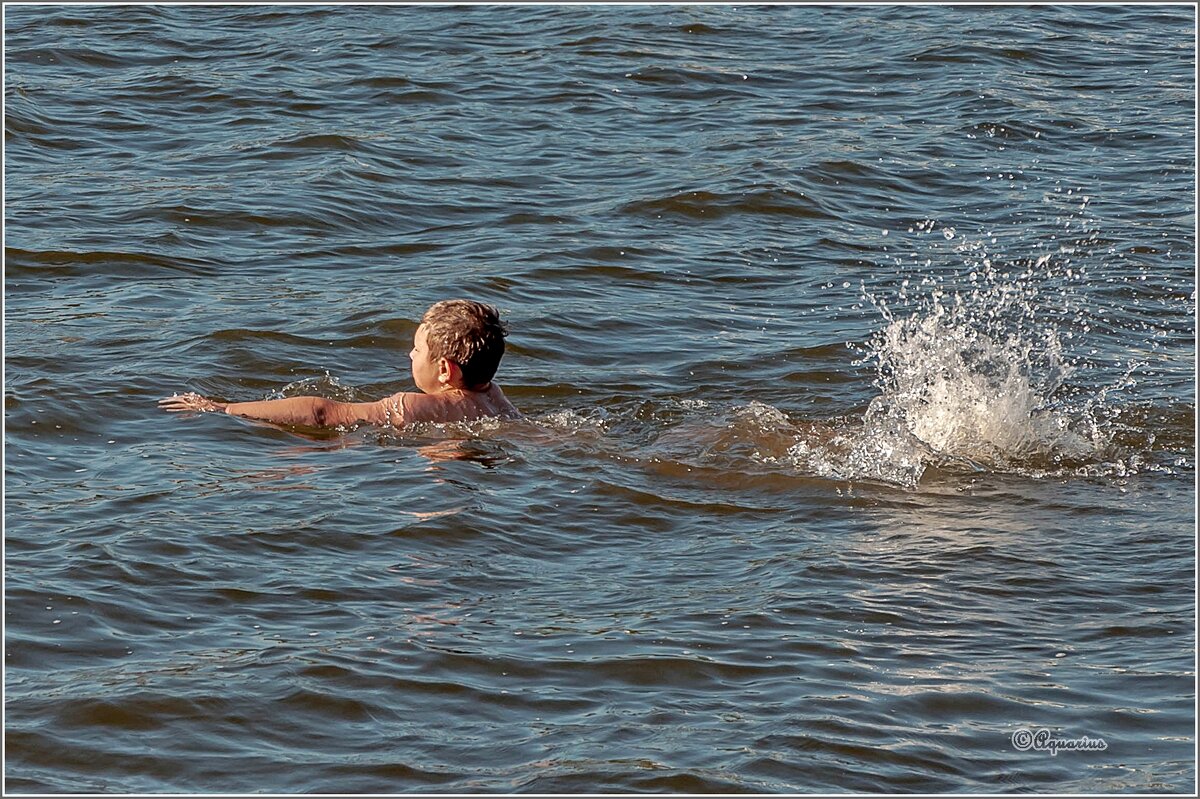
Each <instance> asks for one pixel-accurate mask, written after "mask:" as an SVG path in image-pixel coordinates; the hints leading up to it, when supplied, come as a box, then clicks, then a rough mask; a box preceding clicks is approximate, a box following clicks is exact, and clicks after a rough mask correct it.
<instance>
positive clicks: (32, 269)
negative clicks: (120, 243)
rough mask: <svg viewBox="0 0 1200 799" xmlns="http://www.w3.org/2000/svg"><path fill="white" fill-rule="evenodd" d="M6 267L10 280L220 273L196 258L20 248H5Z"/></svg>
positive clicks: (217, 269)
mask: <svg viewBox="0 0 1200 799" xmlns="http://www.w3.org/2000/svg"><path fill="white" fill-rule="evenodd" d="M4 267H5V271H6V273H7V274H8V276H9V277H38V276H44V275H55V276H62V275H71V276H77V275H85V274H92V273H96V274H102V275H103V276H104V277H131V278H140V277H151V276H155V275H162V274H164V273H170V272H179V273H183V274H187V275H198V276H206V277H207V276H212V275H215V274H217V272H218V271H219V267H218V266H217V265H214V264H210V263H206V262H204V261H199V260H197V259H195V258H185V257H181V256H170V257H168V256H165V255H159V254H157V253H139V252H106V251H100V250H94V251H82V252H71V251H66V250H23V249H20V248H17V247H5V248H4Z"/></svg>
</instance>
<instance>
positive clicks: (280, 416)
mask: <svg viewBox="0 0 1200 799" xmlns="http://www.w3.org/2000/svg"><path fill="white" fill-rule="evenodd" d="M402 396H403V395H402V394H393V395H392V396H390V397H387V398H385V399H381V400H379V401H378V402H339V401H337V400H331V399H325V398H324V397H288V398H287V399H278V400H263V401H261V402H218V401H216V400H211V399H209V398H207V397H202V396H200V395H199V394H191V393H189V394H178V395H176V396H173V397H167V398H166V399H162V400H159V401H158V406H159V407H160V408H162V409H163V410H164V411H171V412H179V411H199V412H201V413H203V412H211V411H219V412H222V413H228V414H231V415H233V416H244V417H247V418H249V419H261V420H262V421H265V422H275V423H277V424H302V425H308V426H310V427H338V426H341V425H350V424H356V423H358V422H367V423H368V424H378V425H392V426H396V427H399V426H400V425H401V424H403V423H404V407H403V404H402Z"/></svg>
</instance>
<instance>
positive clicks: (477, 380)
mask: <svg viewBox="0 0 1200 799" xmlns="http://www.w3.org/2000/svg"><path fill="white" fill-rule="evenodd" d="M507 335H508V328H507V327H506V326H505V324H504V323H503V322H501V321H500V312H499V311H497V310H496V309H495V308H494V307H492V306H491V305H484V304H483V303H481V302H473V301H471V300H443V301H441V302H437V303H434V304H433V305H432V306H430V308H429V310H428V311H426V312H425V315H424V316H423V317H421V325H420V327H418V328H417V335H416V337H415V340H414V347H413V379H414V380H415V381H416V383H417V388H419V389H421V390H422V391H425V392H432V391H436V390H437V389H438V388H441V387H444V386H445V384H446V383H447V381H448V380H449V379H452V377H453V375H452V374H451V373H450V372H447V371H440V370H439V361H440V360H441V359H443V358H444V359H446V361H448V362H449V364H450V365H453V366H456V367H457V368H458V371H459V372H460V373H461V379H462V385H463V387H464V388H467V389H477V388H482V387H483V386H485V385H487V383H488V382H489V381H490V380H491V379H492V377H493V376H494V375H495V374H496V369H497V368H498V367H499V366H500V359H501V358H502V357H504V337H505V336H507ZM422 360H424V361H425V363H419V361H422Z"/></svg>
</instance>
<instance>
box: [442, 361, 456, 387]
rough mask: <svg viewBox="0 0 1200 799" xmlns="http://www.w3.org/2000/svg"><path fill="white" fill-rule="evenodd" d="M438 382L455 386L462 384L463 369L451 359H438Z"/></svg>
mask: <svg viewBox="0 0 1200 799" xmlns="http://www.w3.org/2000/svg"><path fill="white" fill-rule="evenodd" d="M438 382H439V383H442V384H444V385H447V386H453V385H456V384H458V383H461V382H462V369H461V368H460V367H459V365H458V364H456V363H455V362H454V361H452V360H450V359H449V358H439V359H438Z"/></svg>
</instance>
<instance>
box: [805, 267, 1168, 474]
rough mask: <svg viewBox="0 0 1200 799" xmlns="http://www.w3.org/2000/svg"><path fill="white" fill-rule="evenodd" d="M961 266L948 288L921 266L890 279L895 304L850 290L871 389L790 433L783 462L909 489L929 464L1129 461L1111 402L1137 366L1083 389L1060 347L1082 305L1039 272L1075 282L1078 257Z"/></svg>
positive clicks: (1095, 466)
mask: <svg viewBox="0 0 1200 799" xmlns="http://www.w3.org/2000/svg"><path fill="white" fill-rule="evenodd" d="M962 249H968V250H969V249H978V244H977V243H968V244H964V245H963V247H962ZM960 251H961V250H960ZM967 268H968V269H969V270H970V271H969V273H966V274H964V275H963V276H961V277H960V278H959V283H960V285H959V287H958V288H950V287H948V286H947V283H946V281H945V280H942V279H938V278H935V277H932V276H926V277H924V278H923V279H922V280H921V281H920V283H919V285H918V286H916V287H912V286H910V284H909V281H904V282H903V283H902V284H901V286H900V288H899V291H898V292H896V294H895V297H894V299H895V300H896V304H897V305H900V306H903V308H904V311H905V312H904V313H895V312H893V310H892V308H891V306H890V305H889V302H888V301H887V300H885V299H882V298H880V297H878V296H874V295H872V294H870V293H868V292H866V291H865V289H864V293H863V296H864V300H865V301H866V302H867V303H869V304H870V305H871V306H873V307H874V308H875V309H876V310H877V311H878V312H879V314H880V315H881V317H882V319H883V322H884V324H883V326H882V327H881V329H879V330H878V331H877V332H876V333H875V334H874V335H873V336H872V337H871V338H870V340H869V342H868V343H867V345H866V346H865V347H864V348H863V353H864V354H863V358H862V359H861V360H860V361H859V362H858V363H859V364H863V363H869V364H871V365H873V366H874V368H875V372H876V378H875V385H876V388H877V390H878V395H877V396H876V397H875V398H874V399H873V400H872V401H871V402H870V404H869V405H868V407H867V409H866V411H865V413H864V414H863V416H862V418H861V421H860V422H854V421H848V420H842V421H840V422H837V423H835V424H833V425H832V426H831V427H830V429H829V432H828V434H827V435H824V436H807V437H799V438H797V440H796V443H795V444H794V445H793V446H792V447H791V449H790V450H789V459H790V462H791V463H792V464H793V465H794V466H795V467H796V468H798V469H801V470H804V471H808V472H811V473H815V474H818V475H822V476H827V477H831V478H836V479H847V480H873V481H882V482H888V483H893V484H897V485H901V486H905V487H909V488H913V487H916V485H917V484H918V483H919V481H920V480H921V478H922V477H923V476H924V474H925V472H926V471H927V469H928V468H929V467H938V468H940V469H945V470H950V471H966V472H980V471H987V472H1007V473H1020V474H1025V475H1029V476H1035V477H1040V476H1047V475H1066V474H1075V475H1087V476H1096V475H1104V474H1115V475H1125V474H1128V473H1130V472H1131V470H1132V471H1136V468H1137V467H1138V466H1139V465H1141V464H1142V463H1143V460H1142V455H1141V454H1139V453H1136V452H1135V453H1127V452H1124V451H1122V450H1121V448H1120V447H1118V446H1116V445H1115V444H1114V439H1115V437H1116V434H1117V433H1118V432H1119V431H1120V430H1121V429H1122V426H1121V425H1120V424H1119V423H1118V422H1117V417H1118V416H1119V415H1120V410H1121V409H1120V408H1119V407H1117V406H1116V405H1115V404H1114V403H1113V401H1112V400H1113V396H1114V395H1115V394H1117V393H1118V392H1121V391H1125V390H1127V389H1130V388H1132V387H1133V386H1135V385H1136V380H1135V379H1134V377H1133V374H1134V373H1135V372H1136V370H1137V369H1138V367H1139V366H1140V364H1139V363H1137V362H1130V363H1128V364H1127V366H1126V368H1125V371H1124V374H1123V375H1121V376H1120V377H1119V378H1117V379H1116V380H1114V381H1111V382H1108V383H1107V384H1105V385H1102V386H1100V387H1098V388H1097V387H1095V385H1094V380H1093V378H1092V376H1091V375H1088V374H1086V372H1087V371H1088V367H1087V365H1086V364H1085V363H1083V361H1082V360H1081V359H1080V358H1079V357H1078V356H1071V355H1069V354H1068V352H1067V349H1066V348H1065V347H1064V338H1066V339H1068V340H1069V339H1071V338H1074V337H1075V336H1076V334H1077V333H1086V332H1087V331H1088V330H1089V329H1090V328H1089V325H1088V321H1087V320H1088V314H1087V311H1086V308H1085V307H1084V305H1083V304H1082V303H1081V302H1080V301H1079V300H1078V298H1077V297H1075V296H1074V295H1073V294H1072V292H1071V289H1070V286H1071V284H1070V283H1066V284H1064V283H1063V282H1062V281H1061V280H1059V281H1055V280H1054V279H1053V278H1054V277H1055V270H1056V269H1057V270H1058V277H1060V278H1061V277H1067V278H1073V279H1080V280H1082V278H1083V275H1082V272H1081V271H1080V269H1079V268H1078V267H1075V268H1073V269H1072V268H1068V267H1067V266H1064V265H1063V264H1054V263H1053V262H1052V259H1051V257H1049V256H1041V257H1039V258H1036V259H1030V260H1029V261H1027V262H1024V263H1019V264H1014V263H1009V264H1007V265H1005V266H1004V267H1003V269H1001V268H998V267H996V266H994V265H993V264H992V262H991V260H990V259H988V258H987V257H986V256H984V257H981V259H980V260H979V261H978V262H976V263H972V262H970V261H968V264H967ZM1089 384H1090V385H1089ZM1151 443H1152V438H1151Z"/></svg>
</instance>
